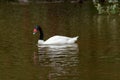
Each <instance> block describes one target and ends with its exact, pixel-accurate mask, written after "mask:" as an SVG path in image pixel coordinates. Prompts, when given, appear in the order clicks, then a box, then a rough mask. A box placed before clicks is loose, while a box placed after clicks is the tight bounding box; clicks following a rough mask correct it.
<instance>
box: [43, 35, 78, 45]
mask: <svg viewBox="0 0 120 80" xmlns="http://www.w3.org/2000/svg"><path fill="white" fill-rule="evenodd" d="M77 38H78V37H73V38H70V37H66V36H53V37H51V38H49V39H48V40H46V41H45V42H44V44H67V43H75V41H76V40H77Z"/></svg>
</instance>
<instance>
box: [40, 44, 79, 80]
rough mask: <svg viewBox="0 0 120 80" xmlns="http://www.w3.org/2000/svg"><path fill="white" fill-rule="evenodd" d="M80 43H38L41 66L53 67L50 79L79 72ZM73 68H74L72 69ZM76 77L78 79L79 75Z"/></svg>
mask: <svg viewBox="0 0 120 80" xmlns="http://www.w3.org/2000/svg"><path fill="white" fill-rule="evenodd" d="M78 51H79V49H78V45H77V44H65V45H38V57H39V58H38V60H39V64H40V65H41V66H48V67H51V71H50V73H49V75H48V76H49V79H50V78H52V80H54V79H53V77H61V78H63V77H62V76H64V77H65V75H74V74H77V75H78V74H79V71H78V68H77V67H78V64H79V60H78V54H77V53H78ZM71 68H72V69H73V70H71ZM74 78H76V79H78V76H75V77H74Z"/></svg>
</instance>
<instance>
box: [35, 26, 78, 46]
mask: <svg viewBox="0 0 120 80" xmlns="http://www.w3.org/2000/svg"><path fill="white" fill-rule="evenodd" d="M37 32H39V33H40V37H39V40H38V44H72V43H75V42H76V41H77V39H78V36H76V37H72V38H71V37H66V36H59V35H55V36H53V37H50V38H49V39H48V40H46V41H44V40H43V38H44V34H43V30H42V28H41V27H40V26H39V25H36V26H35V27H34V30H33V35H34V34H36V33H37Z"/></svg>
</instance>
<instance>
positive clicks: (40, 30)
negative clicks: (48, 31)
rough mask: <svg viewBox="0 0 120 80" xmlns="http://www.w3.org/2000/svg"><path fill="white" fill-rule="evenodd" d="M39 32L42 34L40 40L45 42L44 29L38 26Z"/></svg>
mask: <svg viewBox="0 0 120 80" xmlns="http://www.w3.org/2000/svg"><path fill="white" fill-rule="evenodd" d="M38 30H39V32H40V37H39V39H40V40H43V39H44V34H43V30H42V28H41V27H40V26H38Z"/></svg>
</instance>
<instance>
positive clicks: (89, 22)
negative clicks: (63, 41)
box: [0, 3, 120, 80]
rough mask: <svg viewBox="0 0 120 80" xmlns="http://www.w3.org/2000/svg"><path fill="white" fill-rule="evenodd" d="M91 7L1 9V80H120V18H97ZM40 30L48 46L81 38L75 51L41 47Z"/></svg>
mask: <svg viewBox="0 0 120 80" xmlns="http://www.w3.org/2000/svg"><path fill="white" fill-rule="evenodd" d="M91 8H93V6H92V5H88V4H87V3H86V4H85V3H84V6H83V5H80V4H41V5H39V4H38V5H34V4H31V5H17V4H14V5H10V4H4V5H3V4H1V5H0V26H1V27H0V41H1V42H0V54H1V55H0V64H1V65H0V80H119V79H120V76H119V75H120V69H119V66H120V51H119V48H120V33H119V32H120V28H119V24H120V23H119V21H120V18H119V17H120V16H119V15H97V12H96V11H95V9H92V10H91ZM35 24H40V25H41V26H42V28H43V30H44V34H45V40H46V39H48V38H49V37H51V36H54V35H56V34H59V35H64V36H71V37H72V36H79V39H78V41H77V43H76V44H72V45H44V46H43V45H42V46H39V47H38V46H37V39H38V36H39V34H37V35H35V36H33V35H32V31H33V27H34V25H35Z"/></svg>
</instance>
